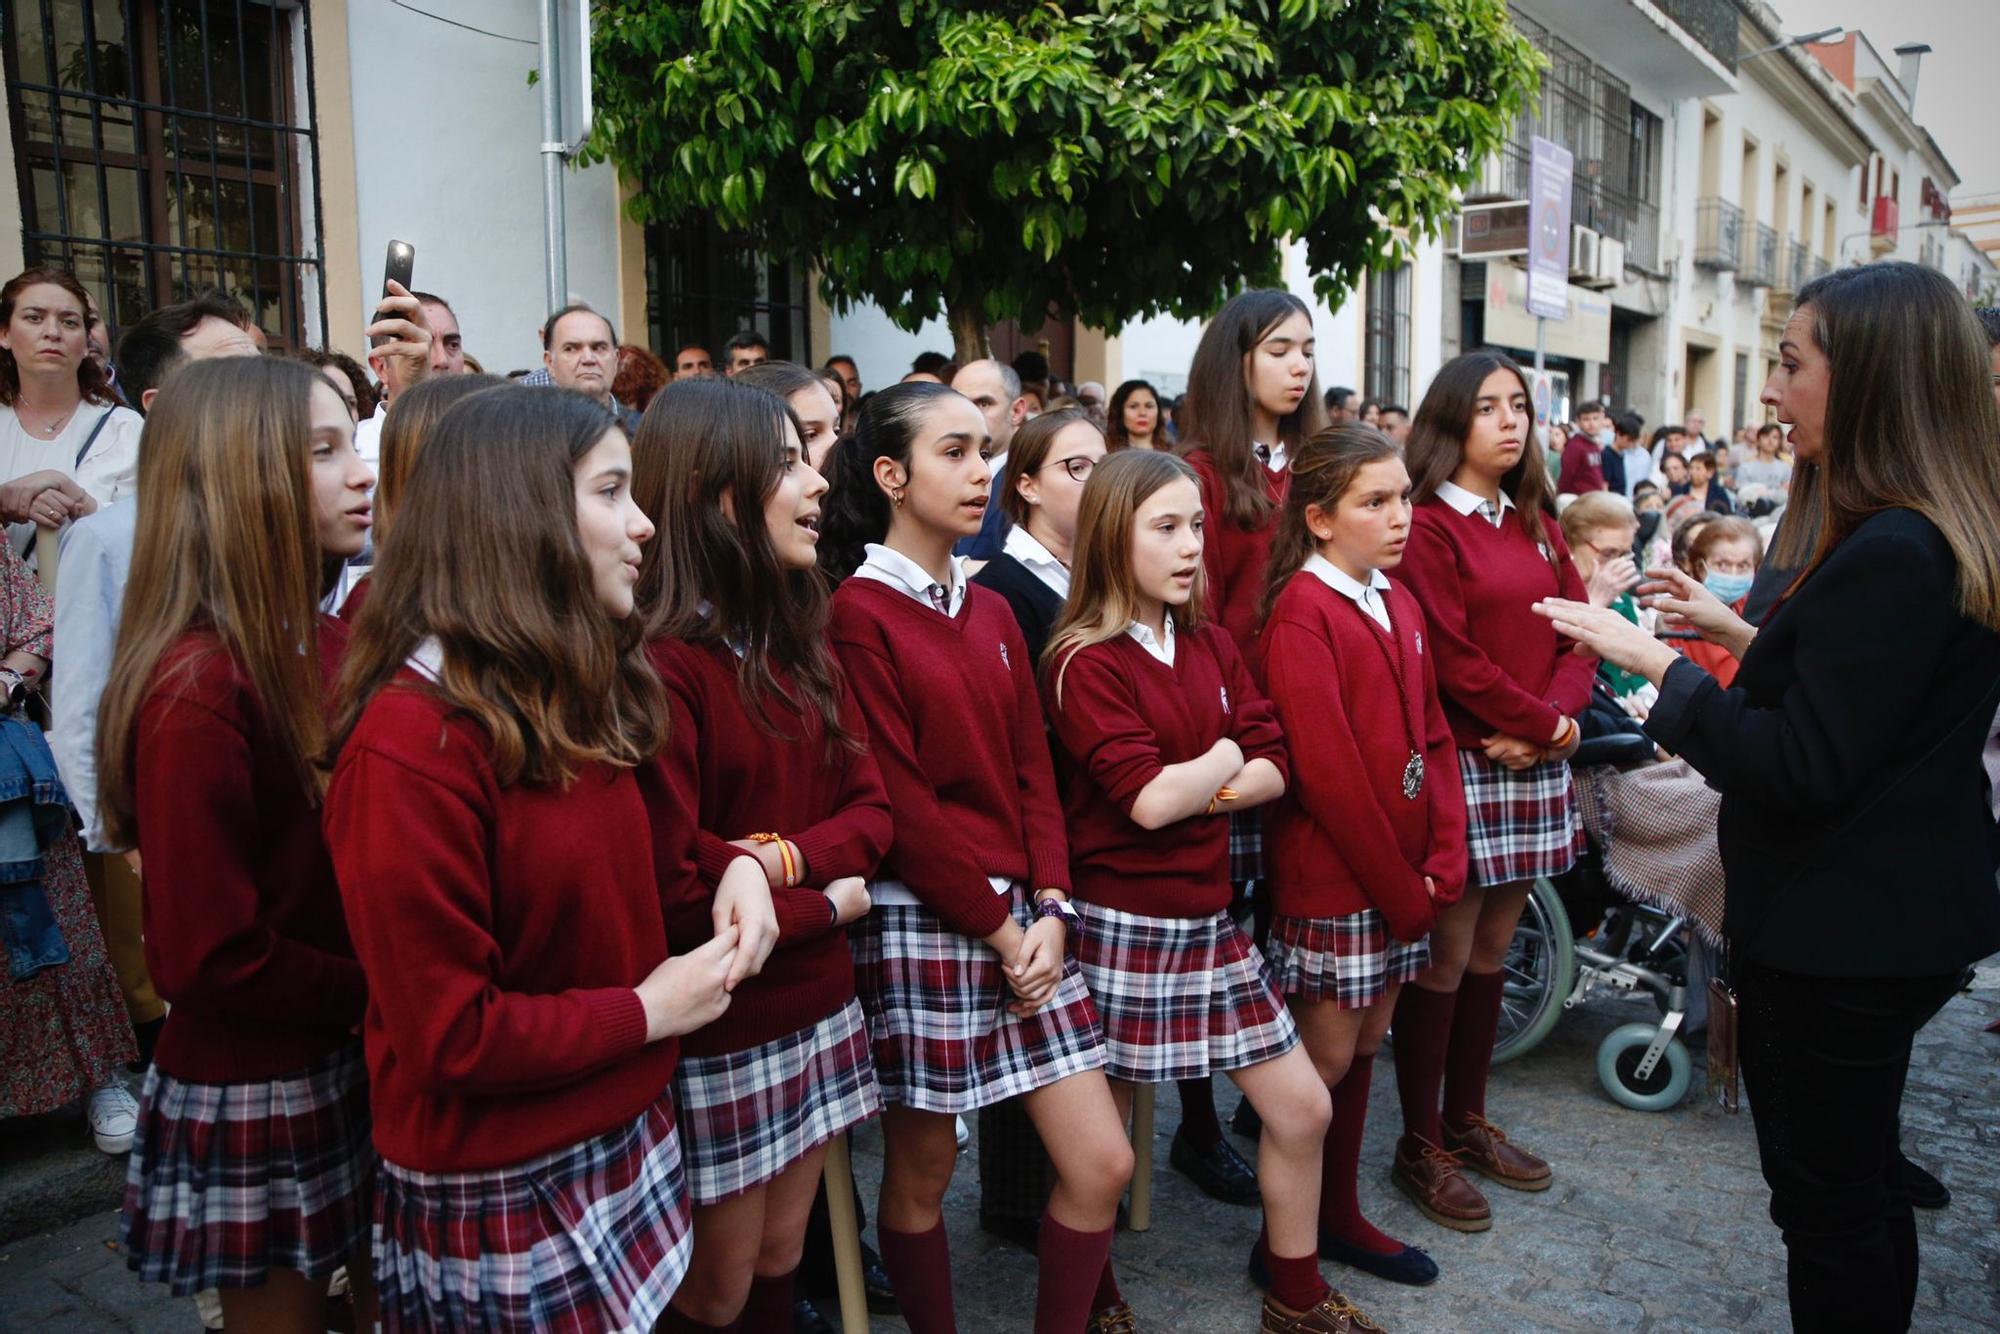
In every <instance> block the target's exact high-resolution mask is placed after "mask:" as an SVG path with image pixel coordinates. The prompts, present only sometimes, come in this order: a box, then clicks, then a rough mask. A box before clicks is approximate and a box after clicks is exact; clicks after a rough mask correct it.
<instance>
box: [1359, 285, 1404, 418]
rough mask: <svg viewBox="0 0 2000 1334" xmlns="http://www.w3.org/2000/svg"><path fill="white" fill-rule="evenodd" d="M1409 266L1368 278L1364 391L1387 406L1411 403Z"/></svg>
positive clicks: (1363, 375)
mask: <svg viewBox="0 0 2000 1334" xmlns="http://www.w3.org/2000/svg"><path fill="white" fill-rule="evenodd" d="M1410 283H1411V273H1410V266H1409V265H1407V264H1404V265H1400V266H1398V267H1396V268H1393V269H1384V270H1382V271H1381V272H1379V273H1371V274H1369V275H1368V337H1367V345H1366V348H1365V350H1364V356H1363V367H1362V385H1363V388H1362V392H1363V393H1364V394H1365V395H1366V396H1367V397H1369V398H1375V399H1380V400H1381V401H1382V402H1384V403H1402V404H1406V405H1407V404H1408V403H1409V401H1410Z"/></svg>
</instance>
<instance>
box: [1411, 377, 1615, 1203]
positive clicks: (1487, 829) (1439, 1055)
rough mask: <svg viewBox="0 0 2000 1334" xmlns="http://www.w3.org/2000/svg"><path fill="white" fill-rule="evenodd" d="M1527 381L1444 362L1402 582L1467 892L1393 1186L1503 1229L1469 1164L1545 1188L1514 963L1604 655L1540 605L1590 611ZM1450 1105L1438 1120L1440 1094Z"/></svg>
mask: <svg viewBox="0 0 2000 1334" xmlns="http://www.w3.org/2000/svg"><path fill="white" fill-rule="evenodd" d="M1533 401H1534V399H1533V395H1531V394H1530V393H1529V390H1528V377H1527V375H1526V374H1525V373H1524V372H1523V371H1522V370H1521V368H1520V367H1519V366H1518V365H1516V364H1515V363H1514V361H1513V360H1512V359H1511V358H1509V357H1507V356H1506V355H1505V354H1503V353H1499V352H1469V353H1467V354H1465V355H1464V356H1461V357H1455V358H1453V359H1452V360H1451V361H1448V362H1446V363H1445V365H1444V367H1443V368H1442V369H1440V370H1439V371H1438V374H1437V378H1436V379H1435V380H1433V381H1432V382H1431V387H1430V390H1429V392H1428V393H1426V394H1425V395H1424V401H1423V403H1422V405H1421V406H1419V407H1418V409H1417V417H1416V421H1415V422H1413V423H1412V424H1411V427H1410V438H1409V441H1408V444H1407V450H1408V458H1409V471H1410V474H1411V476H1412V477H1413V478H1414V479H1415V481H1414V483H1413V485H1412V487H1411V492H1410V498H1411V500H1412V501H1413V502H1414V504H1415V510H1414V512H1413V513H1412V515H1411V519H1410V536H1409V542H1408V545H1407V546H1406V547H1405V548H1404V554H1403V566H1402V569H1403V577H1404V579H1405V580H1407V581H1408V583H1409V587H1410V591H1411V592H1412V593H1413V594H1415V595H1416V599H1417V604H1418V605H1419V606H1421V607H1422V608H1423V612H1424V618H1425V620H1426V622H1427V623H1428V627H1429V630H1430V644H1431V648H1432V650H1433V652H1434V653H1435V655H1436V656H1435V669H1436V672H1437V680H1438V693H1439V695H1440V696H1441V697H1442V698H1443V701H1444V713H1445V717H1446V718H1447V719H1448V720H1449V721H1450V723H1451V731H1452V737H1453V739H1454V740H1455V741H1456V743H1457V746H1458V770H1459V774H1460V776H1461V777H1462V778H1463V780H1464V784H1465V805H1466V848H1467V856H1468V860H1469V866H1468V868H1467V875H1466V887H1465V896H1464V897H1463V898H1462V899H1460V900H1459V901H1458V902H1457V903H1455V904H1452V905H1451V906H1450V907H1448V908H1446V909H1445V910H1444V912H1443V913H1442V914H1441V915H1440V916H1439V919H1438V923H1437V927H1436V929H1435V930H1434V931H1433V932H1432V933H1431V963H1430V967H1429V968H1427V969H1426V970H1425V971H1424V973H1423V974H1422V975H1421V976H1419V977H1417V978H1416V979H1415V981H1414V984H1413V985H1411V986H1407V987H1405V988H1403V994H1402V996H1401V998H1400V999H1399V1000H1398V1001H1397V1003H1396V1019H1395V1026H1396V1083H1397V1087H1398V1090H1399V1092H1400V1093H1401V1095H1402V1103H1403V1122H1404V1134H1403V1138H1402V1141H1401V1143H1399V1144H1398V1145H1397V1148H1396V1162H1395V1167H1394V1173H1393V1174H1394V1178H1395V1181H1396V1183H1397V1185H1399V1186H1400V1187H1402V1189H1403V1190H1404V1192H1405V1193H1407V1194H1408V1195H1409V1196H1410V1198H1411V1199H1412V1200H1413V1201H1414V1202H1415V1203H1416V1205H1417V1207H1418V1208H1419V1209H1420V1210H1422V1211H1423V1212H1424V1214H1425V1215H1426V1216H1428V1217H1429V1218H1430V1219H1431V1220H1432V1221H1433V1222H1436V1223H1440V1224H1442V1225H1443V1226H1445V1227H1449V1228H1454V1229H1457V1230H1459V1231H1465V1232H1477V1231H1483V1230H1485V1229H1486V1228H1488V1227H1491V1226H1492V1211H1491V1210H1490V1208H1489V1207H1488V1206H1487V1203H1486V1199H1485V1197H1484V1196H1483V1195H1481V1194H1480V1192H1479V1190H1478V1188H1477V1187H1475V1186H1474V1185H1473V1184H1472V1183H1471V1182H1470V1181H1468V1180H1466V1179H1465V1177H1464V1176H1463V1175H1462V1174H1461V1172H1460V1170H1459V1169H1460V1168H1461V1167H1462V1166H1463V1167H1470V1168H1471V1169H1472V1170H1473V1171H1475V1172H1478V1173H1479V1174H1480V1175H1482V1176H1484V1177H1486V1178H1487V1179H1488V1180H1490V1181H1493V1182H1495V1183H1497V1184H1499V1185H1502V1186H1506V1187H1508V1188H1510V1189H1513V1190H1546V1189H1548V1186H1549V1182H1550V1172H1549V1166H1548V1164H1547V1163H1545V1162H1543V1161H1542V1160H1541V1159H1540V1158H1538V1157H1536V1156H1535V1155H1534V1154H1532V1153H1529V1152H1528V1151H1526V1150H1525V1149H1522V1148H1521V1147H1520V1146H1518V1145H1516V1144H1514V1143H1512V1142H1510V1141H1509V1140H1508V1138H1507V1136H1506V1134H1505V1133H1504V1132H1503V1131H1501V1129H1500V1128H1499V1127H1498V1126H1496V1125H1495V1124H1494V1123H1493V1122H1492V1121H1490V1120H1488V1119H1487V1117H1486V1076H1487V1072H1488V1070H1489V1069H1490V1068H1491V1066H1492V1063H1493V1040H1494V1035H1495V1033H1496V1032H1497V1031H1498V1028H1499V1020H1500V1005H1501V988H1502V986H1503V984H1504V977H1503V974H1502V971H1501V965H1502V963H1503V962H1504V961H1505V959H1506V956H1507V949H1508V946H1509V945H1510V944H1511V943H1512V941H1513V939H1514V928H1515V925H1516V924H1517V923H1518V922H1519V920H1520V917H1521V909H1522V908H1523V907H1524V906H1525V905H1526V903H1527V900H1528V889H1529V886H1530V885H1532V884H1533V883H1534V881H1535V880H1536V878H1537V877H1540V876H1547V875H1556V874H1559V873H1561V872H1563V871H1565V870H1567V869H1569V867H1570V865H1571V863H1572V862H1573V861H1574V860H1575V856H1576V846H1577V841H1578V838H1579V832H1578V829H1577V825H1576V822H1575V820H1574V817H1573V815H1572V812H1571V807H1570V791H1569V757H1570V756H1571V755H1572V754H1574V753H1575V751H1576V746H1577V742H1578V741H1579V740H1580V739H1581V729H1580V728H1579V726H1578V724H1577V721H1576V715H1577V714H1579V713H1581V712H1582V711H1583V709H1584V707H1585V705H1587V704H1588V703H1589V700H1590V683H1591V678H1592V676H1593V675H1594V674H1595V672H1596V669H1597V663H1596V660H1595V659H1593V658H1590V657H1586V656H1582V655H1579V654H1575V653H1571V652H1569V651H1568V648H1567V646H1566V645H1564V644H1563V643H1561V642H1560V640H1559V639H1558V637H1557V636H1556V635H1555V634H1554V633H1553V632H1552V631H1550V630H1549V629H1548V627H1547V625H1546V623H1545V622H1542V621H1541V620H1540V619H1539V618H1537V617H1536V615H1535V614H1534V610H1533V606H1534V603H1535V601H1536V599H1537V598H1541V597H1547V596H1550V595H1552V594H1559V595H1561V596H1563V597H1573V598H1576V599H1578V600H1581V599H1582V598H1583V597H1584V588H1583V580H1582V579H1581V578H1580V577H1579V576H1578V575H1577V572H1576V566H1575V565H1573V564H1571V562H1570V559H1569V552H1568V549H1567V548H1566V547H1565V546H1564V545H1563V539H1562V530H1561V528H1560V527H1559V526H1558V525H1557V523H1556V517H1555V499H1554V495H1553V491H1554V486H1553V484H1552V483H1551V482H1550V480H1549V473H1548V469H1547V468H1546V467H1544V466H1543V464H1542V457H1541V447H1540V444H1539V442H1538V441H1537V440H1536V438H1535V421H1534V413H1533V410H1532V408H1531V406H1530V405H1531V404H1532V403H1533ZM1440 1085H1442V1088H1443V1094H1444V1103H1443V1109H1442V1114H1441V1115H1440V1111H1439V1104H1438V1091H1439V1087H1440Z"/></svg>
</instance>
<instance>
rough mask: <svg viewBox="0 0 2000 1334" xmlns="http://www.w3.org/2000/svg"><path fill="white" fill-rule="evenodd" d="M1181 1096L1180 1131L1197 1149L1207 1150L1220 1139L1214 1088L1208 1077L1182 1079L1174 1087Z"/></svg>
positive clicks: (1220, 1128)
mask: <svg viewBox="0 0 2000 1334" xmlns="http://www.w3.org/2000/svg"><path fill="white" fill-rule="evenodd" d="M1175 1087H1176V1088H1178V1089H1179V1090H1180V1095H1181V1131H1180V1133H1181V1134H1183V1135H1186V1136H1187V1139H1188V1143H1190V1144H1192V1145H1194V1146H1195V1147H1196V1148H1197V1149H1208V1148H1212V1147H1214V1145H1215V1142H1216V1141H1217V1140H1219V1139H1221V1138H1222V1122H1221V1121H1220V1120H1219V1119H1217V1117H1216V1115H1215V1087H1214V1085H1213V1084H1212V1083H1211V1082H1210V1080H1209V1078H1208V1076H1206V1075H1203V1076H1202V1077H1201V1078H1200V1079H1183V1080H1182V1081H1181V1082H1180V1083H1179V1084H1177V1085H1175Z"/></svg>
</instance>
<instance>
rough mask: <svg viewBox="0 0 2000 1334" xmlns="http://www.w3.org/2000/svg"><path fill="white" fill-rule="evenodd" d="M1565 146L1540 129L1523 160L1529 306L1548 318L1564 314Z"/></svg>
mask: <svg viewBox="0 0 2000 1334" xmlns="http://www.w3.org/2000/svg"><path fill="white" fill-rule="evenodd" d="M1573 168H1574V159H1572V158H1571V156H1570V151H1569V150H1568V149H1567V148H1564V147H1563V146H1562V145H1561V144H1559V143H1556V142H1554V141H1553V140H1549V139H1544V138H1542V136H1540V135H1539V134H1538V135H1536V136H1535V139H1534V149H1533V154H1532V156H1531V157H1530V158H1529V165H1528V205H1529V207H1530V208H1531V209H1533V211H1534V216H1533V220H1532V222H1531V224H1530V225H1531V227H1532V229H1533V230H1532V235H1531V237H1530V244H1529V249H1528V309H1529V310H1530V311H1532V312H1533V313H1535V314H1536V315H1539V316H1541V317H1542V318H1543V319H1548V320H1566V319H1568V318H1569V187H1570V176H1571V172H1572V170H1573Z"/></svg>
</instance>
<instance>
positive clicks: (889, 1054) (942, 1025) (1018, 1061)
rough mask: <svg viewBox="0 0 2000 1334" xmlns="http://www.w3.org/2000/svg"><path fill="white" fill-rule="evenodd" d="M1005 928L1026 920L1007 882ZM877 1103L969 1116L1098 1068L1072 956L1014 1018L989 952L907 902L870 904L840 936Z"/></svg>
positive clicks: (1021, 901)
mask: <svg viewBox="0 0 2000 1334" xmlns="http://www.w3.org/2000/svg"><path fill="white" fill-rule="evenodd" d="M1013 912H1014V920H1015V921H1017V922H1019V923H1020V924H1021V925H1022V926H1023V927H1024V928H1025V927H1027V926H1029V925H1031V924H1032V918H1031V917H1030V916H1029V911H1028V895H1027V891H1026V890H1025V889H1023V888H1022V886H1020V885H1019V884H1016V885H1015V886H1014V902H1013ZM848 943H849V945H850V946H851V947H852V949H853V951H854V990H855V992H856V994H857V995H859V996H860V998H861V1009H862V1012H863V1013H864V1014H866V1015H867V1016H868V1036H869V1039H870V1041H871V1043H872V1044H873V1048H874V1053H875V1077H876V1079H877V1080H878V1081H879V1082H880V1084H881V1087H882V1100H883V1101H884V1102H893V1103H900V1104H902V1105H903V1106H906V1107H914V1108H917V1109H919V1110H921V1111H926V1112H954V1113H957V1112H971V1111H976V1110H978V1109H979V1108H981V1107H984V1106H986V1105H987V1104H988V1103H993V1102H999V1101H1000V1100H1001V1099H1002V1098H1011V1097H1013V1096H1015V1095H1016V1094H1020V1093H1028V1092H1032V1091H1033V1090H1035V1089H1038V1088H1041V1087H1043V1086H1044V1085H1048V1084H1053V1083H1055V1082H1056V1081H1057V1080H1059V1079H1066V1078H1068V1077H1069V1076H1071V1075H1074V1074H1079V1073H1081V1072H1083V1071H1085V1070H1095V1069H1098V1068H1099V1067H1101V1066H1102V1065H1103V1064H1104V1036H1103V1032H1102V1030H1100V1029H1099V1028H1098V1024H1097V1011H1096V1009H1095V1007H1093V1006H1092V1005H1091V1003H1090V992H1089V991H1088V990H1087V989H1086V988H1085V987H1084V984H1083V974H1082V973H1080V972H1078V971H1077V966H1076V961H1075V960H1074V959H1065V960H1064V961H1063V978H1062V981H1061V982H1060V983H1058V984H1057V986H1056V994H1055V996H1054V997H1053V998H1052V999H1051V1000H1050V1001H1049V1003H1048V1004H1047V1005H1044V1006H1043V1007H1042V1008H1041V1009H1039V1010H1037V1011H1035V1013H1033V1014H1031V1015H1029V1016H1028V1017H1027V1018H1026V1019H1022V1018H1020V1017H1018V1016H1017V1015H1015V1014H1014V1013H1013V1012H1012V1011H1010V1010H1009V1009H1008V1008H1007V1006H1008V1003H1009V1002H1011V1001H1012V1000H1013V998H1014V993H1013V991H1012V990H1011V989H1010V988H1009V987H1008V985H1007V979H1006V977H1005V976H1004V975H1003V974H1002V973H1001V971H1000V965H1001V960H1000V956H999V955H998V954H996V953H994V952H993V949H992V947H991V946H989V945H987V944H986V943H985V942H984V941H980V940H974V939H973V938H971V937H970V936H962V935H960V934H959V933H958V932H956V931H954V930H952V929H951V928H950V927H948V926H946V925H945V924H944V923H943V922H941V921H939V920H938V918H937V914H935V913H933V912H931V910H930V909H928V908H925V907H922V906H921V905H917V904H894V903H888V904H878V905H876V907H875V909H874V910H873V911H871V912H870V913H869V914H868V916H866V917H864V918H863V919H862V920H861V921H859V922H857V923H856V924H855V925H854V927H853V929H852V930H851V931H850V932H849V934H848Z"/></svg>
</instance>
